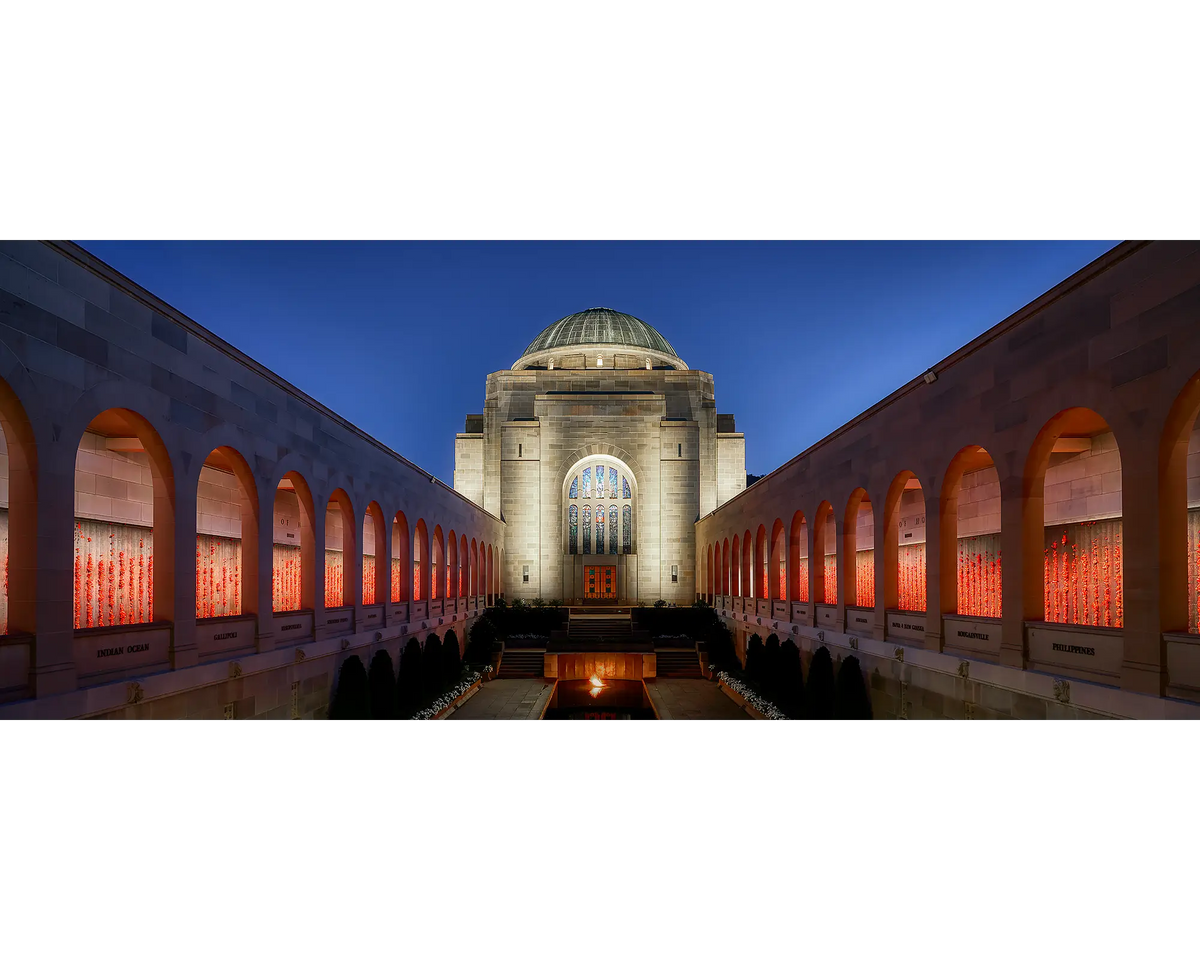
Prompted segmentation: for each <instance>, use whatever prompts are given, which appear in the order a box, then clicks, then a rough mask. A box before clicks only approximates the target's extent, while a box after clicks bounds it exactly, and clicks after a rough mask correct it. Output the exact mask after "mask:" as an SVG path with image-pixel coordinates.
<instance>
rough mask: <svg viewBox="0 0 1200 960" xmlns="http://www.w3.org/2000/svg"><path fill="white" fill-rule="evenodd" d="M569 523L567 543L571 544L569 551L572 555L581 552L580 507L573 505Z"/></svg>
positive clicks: (569, 512)
mask: <svg viewBox="0 0 1200 960" xmlns="http://www.w3.org/2000/svg"><path fill="white" fill-rule="evenodd" d="M568 516H569V518H570V519H569V521H568V528H569V532H568V534H567V542H568V544H569V546H568V548H567V549H568V551H569V552H570V553H578V552H579V507H578V506H576V505H575V504H571V509H570V510H569V511H568Z"/></svg>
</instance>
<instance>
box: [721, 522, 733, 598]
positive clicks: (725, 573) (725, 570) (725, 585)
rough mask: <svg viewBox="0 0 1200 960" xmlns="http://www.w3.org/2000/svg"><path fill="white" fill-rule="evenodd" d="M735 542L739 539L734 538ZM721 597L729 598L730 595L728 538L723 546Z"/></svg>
mask: <svg viewBox="0 0 1200 960" xmlns="http://www.w3.org/2000/svg"><path fill="white" fill-rule="evenodd" d="M733 539H734V542H736V541H737V537H734V538H733ZM721 595H722V596H725V597H728V596H729V595H730V594H729V538H728V537H726V538H725V539H724V541H723V542H722V544H721Z"/></svg>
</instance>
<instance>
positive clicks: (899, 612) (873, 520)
mask: <svg viewBox="0 0 1200 960" xmlns="http://www.w3.org/2000/svg"><path fill="white" fill-rule="evenodd" d="M1198 379H1200V374H1198V375H1197V377H1196V378H1193V380H1192V381H1190V382H1189V384H1188V386H1187V388H1186V389H1185V390H1184V391H1183V393H1181V395H1180V398H1179V400H1177V401H1176V405H1175V407H1174V408H1173V411H1174V415H1173V417H1172V419H1171V421H1170V422H1169V423H1168V425H1167V429H1166V431H1165V432H1164V435H1163V437H1162V440H1161V450H1162V457H1161V458H1160V459H1161V467H1162V470H1163V472H1162V474H1161V475H1160V477H1159V479H1158V482H1159V490H1161V492H1162V494H1163V495H1162V496H1160V495H1159V490H1156V491H1153V499H1154V500H1156V501H1158V502H1159V503H1160V511H1161V514H1160V517H1159V524H1158V526H1159V529H1160V530H1161V537H1162V547H1163V550H1164V553H1165V552H1166V550H1167V549H1168V548H1169V549H1170V551H1171V552H1170V556H1169V558H1168V557H1164V558H1163V570H1164V572H1165V573H1166V574H1167V575H1166V576H1163V577H1162V578H1161V579H1160V580H1159V582H1158V585H1157V586H1158V588H1159V594H1158V597H1157V598H1156V599H1157V605H1158V607H1159V610H1160V624H1159V626H1160V628H1161V632H1162V633H1163V634H1172V633H1174V634H1191V635H1193V636H1194V635H1196V634H1198V633H1200V613H1198V608H1197V593H1198V589H1200V423H1198V422H1197V416H1196V415H1197V413H1198V412H1200V391H1197V390H1196V388H1195V386H1194V385H1195V383H1196V382H1197V380H1198ZM1189 418H1190V419H1189ZM1021 467H1022V469H1021V472H1020V473H1019V474H1018V475H1017V476H1015V477H1011V478H1007V481H1005V482H1002V478H1001V477H1000V476H999V474H998V472H997V468H996V465H995V463H994V462H993V461H992V458H991V457H990V456H989V454H988V452H987V450H985V449H984V448H983V447H981V446H978V445H970V446H966V447H963V448H962V449H960V450H958V451H957V452H956V453H954V454H953V455H952V456H951V457H950V458H949V461H948V463H947V464H946V465H945V467H944V468H943V469H942V470H941V471H940V477H938V478H937V482H936V483H935V484H931V486H932V488H933V489H935V490H936V491H937V494H936V498H935V499H934V500H933V501H932V503H933V504H934V506H935V508H936V510H937V519H938V521H939V522H938V523H937V524H932V523H928V522H927V520H928V519H929V518H928V517H927V514H926V506H927V504H926V500H927V497H926V493H925V490H924V488H923V486H922V483H921V481H920V479H919V477H918V475H917V474H916V473H915V472H914V471H912V470H901V471H899V472H897V473H896V474H895V475H893V476H892V477H890V478H888V482H887V484H886V486H883V485H880V484H875V485H873V487H874V488H876V489H880V491H881V494H880V500H881V502H882V504H883V508H882V510H880V511H878V512H876V511H875V510H874V509H873V501H872V497H871V495H870V494H869V493H868V490H867V488H865V487H861V486H860V487H856V488H854V489H853V490H852V491H851V492H850V493H849V494H848V495H847V496H845V498H844V499H842V498H838V499H837V500H836V501H835V500H833V499H825V500H821V501H820V502H819V503H817V504H816V505H815V507H811V508H809V510H811V514H812V516H814V517H815V518H816V519H815V523H814V525H813V527H814V529H813V532H812V534H811V536H810V525H809V524H808V523H807V519H806V517H807V514H808V511H806V510H805V509H803V508H801V509H796V510H794V511H793V512H792V513H791V515H790V516H788V517H784V516H768V515H761V520H759V522H758V523H757V524H755V525H753V526H751V528H749V529H747V528H746V527H744V526H743V527H742V530H741V532H740V533H737V534H734V535H733V536H732V538H731V539H730V538H726V537H721V538H715V539H713V540H712V541H711V542H709V543H708V544H706V545H705V549H703V550H701V551H700V552H699V555H700V556H701V558H702V561H703V562H706V563H709V564H712V565H713V568H712V569H710V570H707V571H705V572H704V574H703V575H702V577H701V582H702V583H706V584H708V591H707V593H706V594H704V595H703V596H702V599H704V600H706V601H707V602H709V603H714V604H717V605H718V606H722V607H725V608H727V609H731V610H737V611H746V612H750V611H753V612H755V613H756V614H757V615H763V614H766V615H768V616H769V615H774V616H775V617H776V619H778V618H780V617H782V618H783V619H785V620H787V621H788V622H798V623H808V624H811V625H814V626H818V627H819V626H825V627H828V628H831V629H838V630H844V631H845V632H847V633H850V634H855V633H859V634H862V635H865V636H873V637H877V638H880V639H883V638H885V637H886V638H896V637H901V638H903V639H904V640H905V642H912V640H913V628H914V627H915V628H916V630H917V632H918V633H919V634H923V635H924V637H923V639H922V640H921V641H920V642H922V643H924V644H925V645H926V646H930V645H932V646H935V647H936V648H937V649H946V650H958V651H959V652H961V653H963V654H964V655H970V656H978V657H982V658H984V659H991V660H994V661H995V662H1004V661H1005V659H1006V658H1005V656H1004V652H1005V651H1004V649H1003V648H1004V647H1005V646H1006V644H1004V643H1003V642H1002V635H1003V629H1004V627H1005V623H1006V622H1005V621H1004V619H1003V614H1004V610H1005V607H1006V601H1007V604H1011V605H1012V606H1013V607H1015V609H1016V610H1017V611H1019V612H1020V617H1021V620H1022V621H1023V623H1024V625H1025V627H1026V629H1027V630H1031V631H1032V630H1036V629H1037V628H1038V627H1040V626H1042V625H1044V624H1055V625H1059V624H1060V625H1064V626H1065V627H1077V628H1081V630H1083V631H1085V632H1087V633H1093V634H1094V633H1097V632H1099V633H1101V634H1105V633H1107V634H1109V635H1111V636H1113V637H1115V638H1118V639H1119V638H1120V637H1121V635H1122V633H1123V631H1124V628H1125V626H1126V595H1127V592H1128V589H1127V585H1126V577H1125V571H1126V567H1127V565H1128V564H1129V563H1130V562H1131V559H1132V558H1131V557H1130V553H1129V547H1128V545H1127V540H1128V536H1127V530H1126V526H1125V520H1124V515H1125V504H1124V503H1123V497H1124V496H1125V491H1126V490H1127V489H1128V487H1127V486H1126V485H1123V483H1122V480H1123V475H1122V462H1121V452H1120V448H1119V445H1118V442H1117V439H1116V436H1115V435H1114V433H1113V431H1112V429H1111V428H1110V426H1109V424H1108V423H1107V421H1105V419H1104V418H1103V417H1101V416H1100V415H1099V414H1098V413H1096V412H1095V411H1093V410H1091V409H1088V408H1085V407H1072V408H1068V409H1065V410H1063V411H1061V412H1060V413H1058V414H1056V415H1054V416H1053V417H1051V418H1050V419H1048V420H1047V421H1046V422H1045V423H1044V424H1043V425H1042V427H1041V429H1040V430H1039V431H1038V432H1037V434H1036V436H1035V437H1034V439H1033V442H1032V443H1031V444H1030V446H1029V448H1028V450H1027V451H1026V453H1025V455H1024V457H1023V463H1022V465H1021ZM1002 487H1006V488H1007V489H1008V490H1009V491H1010V494H1009V495H1008V496H1007V497H1006V496H1005V495H1003V494H1002ZM763 489H764V490H766V489H767V488H766V487H764V488H763ZM754 492H755V491H754V488H751V489H750V490H748V491H747V492H746V493H745V494H743V495H742V497H741V498H739V499H741V500H744V501H745V506H744V507H743V509H742V511H739V513H740V514H741V515H744V514H745V513H746V512H747V511H748V510H753V501H754V496H753V495H754ZM835 503H841V504H843V506H842V507H840V508H837V507H835V505H834V504H835ZM735 505H736V504H731V505H730V506H727V507H725V508H723V511H718V512H717V513H716V514H714V515H712V516H711V517H710V518H708V520H707V521H706V522H707V523H709V524H711V527H712V529H713V530H714V532H715V531H716V530H717V529H720V526H722V524H721V523H720V521H721V513H722V512H724V511H729V510H730V508H731V507H732V506H735ZM735 522H736V521H735ZM931 527H932V528H933V529H932V530H931V532H930V535H929V537H928V538H927V537H926V531H927V530H929V529H930V528H931ZM785 529H786V530H788V531H789V534H788V536H787V538H786V540H785V538H784V536H783V531H784V530H785ZM752 530H754V532H753V533H752V532H751V531H752ZM768 530H770V531H771V533H770V535H769V536H768V533H767V531H768ZM731 542H732V545H733V549H732V553H731V552H730V550H729V549H728V544H729V543H731ZM876 543H880V544H882V545H883V549H882V550H876V549H875V545H876ZM739 544H740V545H741V551H742V552H741V555H740V564H739V563H738V558H739V554H738V549H739ZM1004 544H1007V545H1008V546H1009V550H1010V551H1012V550H1013V549H1014V547H1015V550H1016V552H1017V554H1018V556H1019V558H1020V562H1019V570H1020V571H1021V575H1020V576H1019V577H1017V576H1013V575H1011V574H1010V575H1009V576H1008V577H1006V576H1005V574H1004V568H1003V566H1002V559H1003V553H1004V551H1003V545H1004ZM1010 555H1011V553H1010ZM752 556H753V559H752ZM810 556H820V557H822V558H823V563H822V564H820V565H817V566H816V567H811V566H810V564H809V563H808V558H809V557H810ZM850 557H853V558H854V559H853V562H851V561H850V560H849V559H848V558H850ZM943 558H946V559H945V560H943ZM1142 559H1143V561H1144V562H1148V563H1154V562H1157V561H1158V558H1157V557H1153V556H1151V557H1145V558H1142ZM1168 559H1169V561H1170V562H1169V563H1168V562H1167V560H1168ZM752 569H753V570H754V571H755V573H756V575H755V576H751V575H750V571H751V570H752ZM931 574H932V579H931ZM1006 587H1007V591H1006V589H1005V588H1006ZM810 597H820V598H821V600H820V601H819V602H817V603H810V600H809V598H810ZM747 601H754V603H753V604H749V603H747ZM761 601H765V603H764V604H762V605H760V603H759V602H761ZM930 611H933V612H932V613H930ZM856 613H857V614H858V616H855V614H856ZM756 619H759V617H758V616H756ZM943 619H945V628H944V629H943V627H942V621H943ZM964 626H965V627H966V629H962V628H963V627H964ZM964 635H965V636H964ZM1059 645H1060V646H1062V644H1059ZM1036 656H1037V650H1036V649H1033V650H1032V652H1030V653H1024V654H1023V656H1022V660H1023V661H1024V665H1028V664H1029V663H1030V662H1031V661H1033V658H1034V657H1036ZM1047 659H1049V658H1047ZM1035 662H1036V661H1035ZM1053 665H1054V666H1055V667H1056V668H1058V669H1060V670H1062V669H1063V668H1064V664H1062V663H1055V664H1053ZM1116 666H1117V667H1119V661H1117V663H1116ZM1081 675H1083V672H1082V671H1081Z"/></svg>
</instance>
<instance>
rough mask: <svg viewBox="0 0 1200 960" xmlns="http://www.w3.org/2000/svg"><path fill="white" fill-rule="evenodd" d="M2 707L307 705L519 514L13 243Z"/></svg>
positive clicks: (452, 593) (6, 713) (0, 393)
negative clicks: (462, 490) (506, 516)
mask: <svg viewBox="0 0 1200 960" xmlns="http://www.w3.org/2000/svg"><path fill="white" fill-rule="evenodd" d="M0 426H2V427H3V431H2V432H3V443H2V444H0V468H2V469H0V472H2V474H3V476H2V477H0V547H2V548H3V554H4V556H3V560H4V568H5V580H4V590H3V596H2V600H3V603H2V604H0V621H2V624H0V634H2V635H0V718H3V717H87V716H95V717H108V716H127V717H213V718H221V717H233V718H247V717H273V718H275V717H279V718H288V717H312V716H321V715H323V714H324V712H325V709H326V707H327V706H328V703H329V694H330V690H331V689H332V687H333V683H334V678H335V676H336V675H337V670H338V667H339V665H340V663H341V662H342V661H344V660H345V658H347V657H349V656H359V657H360V658H361V659H362V661H363V662H364V663H368V662H370V659H371V657H372V656H374V654H375V653H376V652H377V651H380V650H385V651H387V652H388V654H389V655H390V656H391V658H392V662H393V664H396V663H397V662H398V660H399V653H400V647H401V644H402V643H406V642H407V641H408V639H409V638H411V637H416V638H417V639H418V640H421V641H423V640H424V638H425V637H427V636H429V635H430V634H432V633H436V634H437V635H438V636H443V635H444V634H445V632H446V631H447V630H448V629H454V630H455V632H456V634H457V635H458V638H459V642H460V644H462V643H463V642H464V641H465V638H466V633H467V631H468V630H469V627H470V624H471V623H472V621H473V619H474V618H475V617H476V616H477V614H478V613H479V611H480V610H482V609H483V608H484V607H485V606H486V605H487V604H488V603H489V602H491V601H492V599H493V598H494V597H495V596H497V595H498V594H500V593H501V592H502V590H503V585H502V583H501V574H502V566H503V563H502V557H503V543H504V524H503V523H502V522H501V521H500V519H499V518H498V517H496V516H495V515H493V514H490V513H488V512H487V511H485V510H483V509H481V508H480V507H479V506H477V505H476V504H474V503H472V502H471V501H470V500H468V499H467V498H465V497H463V496H461V495H459V494H457V493H455V492H454V491H453V490H452V489H450V488H448V487H447V486H445V485H444V484H442V483H439V482H437V481H436V480H435V479H434V478H433V477H432V476H430V475H429V474H428V473H426V472H424V471H423V470H421V469H419V468H418V467H416V466H415V465H413V464H412V463H410V462H409V461H407V460H405V459H404V458H403V457H401V456H399V455H398V454H396V453H395V452H393V451H391V450H389V449H387V448H386V447H384V446H383V445H382V444H380V443H379V442H378V441H377V440H375V439H374V438H372V437H370V436H368V435H366V434H365V433H363V432H362V431H360V430H358V429H357V428H355V427H354V426H352V425H351V424H349V423H347V422H346V421H345V420H343V419H341V418H340V417H339V416H338V415H337V414H336V413H334V412H333V411H332V410H329V409H328V408H326V407H324V406H322V405H321V404H319V403H317V402H316V401H315V400H313V399H312V398H311V397H308V396H306V395H305V394H303V393H301V392H300V391H299V390H297V389H295V388H294V387H292V386H291V385H289V384H287V383H286V382H285V381H283V380H282V379H280V378H279V377H277V376H276V375H275V374H273V373H272V372H271V371H269V370H267V369H266V368H264V367H262V366H261V365H260V364H257V363H255V362H254V361H253V360H251V359H250V358H249V357H247V356H245V355H244V354H242V353H241V352H239V351H238V350H236V349H235V348H234V347H232V346H231V345H229V344H228V343H225V342H224V341H222V340H221V339H220V338H218V337H216V336H215V335H213V334H212V333H211V332H209V331H208V330H206V329H204V328H203V327H201V326H200V325H199V324H197V323H195V322H194V321H192V320H190V319H188V318H187V317H185V316H183V315H182V314H180V313H179V312H178V311H176V310H174V309H173V308H171V307H170V306H169V305H168V304H166V303H164V302H162V301H161V300H159V299H158V298H156V297H155V296H154V295H153V294H151V293H150V292H148V291H146V290H144V289H142V288H141V287H139V286H137V284H135V283H132V282H131V281H130V280H128V279H127V278H125V277H122V276H121V275H120V274H118V273H117V272H116V271H114V270H112V269H111V268H109V267H108V266H107V265H105V264H104V263H102V262H100V261H98V260H97V259H96V258H94V257H92V256H91V255H89V254H88V253H87V252H86V251H84V250H83V249H81V248H80V247H78V246H76V245H74V244H70V243H24V242H3V243H0Z"/></svg>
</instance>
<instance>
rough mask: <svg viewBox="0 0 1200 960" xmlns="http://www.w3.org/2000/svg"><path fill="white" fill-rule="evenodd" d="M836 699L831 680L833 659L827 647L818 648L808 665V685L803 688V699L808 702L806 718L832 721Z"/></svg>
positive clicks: (832, 680)
mask: <svg viewBox="0 0 1200 960" xmlns="http://www.w3.org/2000/svg"><path fill="white" fill-rule="evenodd" d="M836 698H837V693H836V688H835V685H834V679H833V657H831V656H830V655H829V648H828V647H818V648H817V650H816V652H815V653H814V654H813V658H812V663H810V664H809V665H808V683H807V685H806V686H805V688H804V699H805V700H806V701H807V702H808V716H809V717H810V718H811V719H813V720H832V719H833V718H834V713H835V707H834V701H835V700H836Z"/></svg>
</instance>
